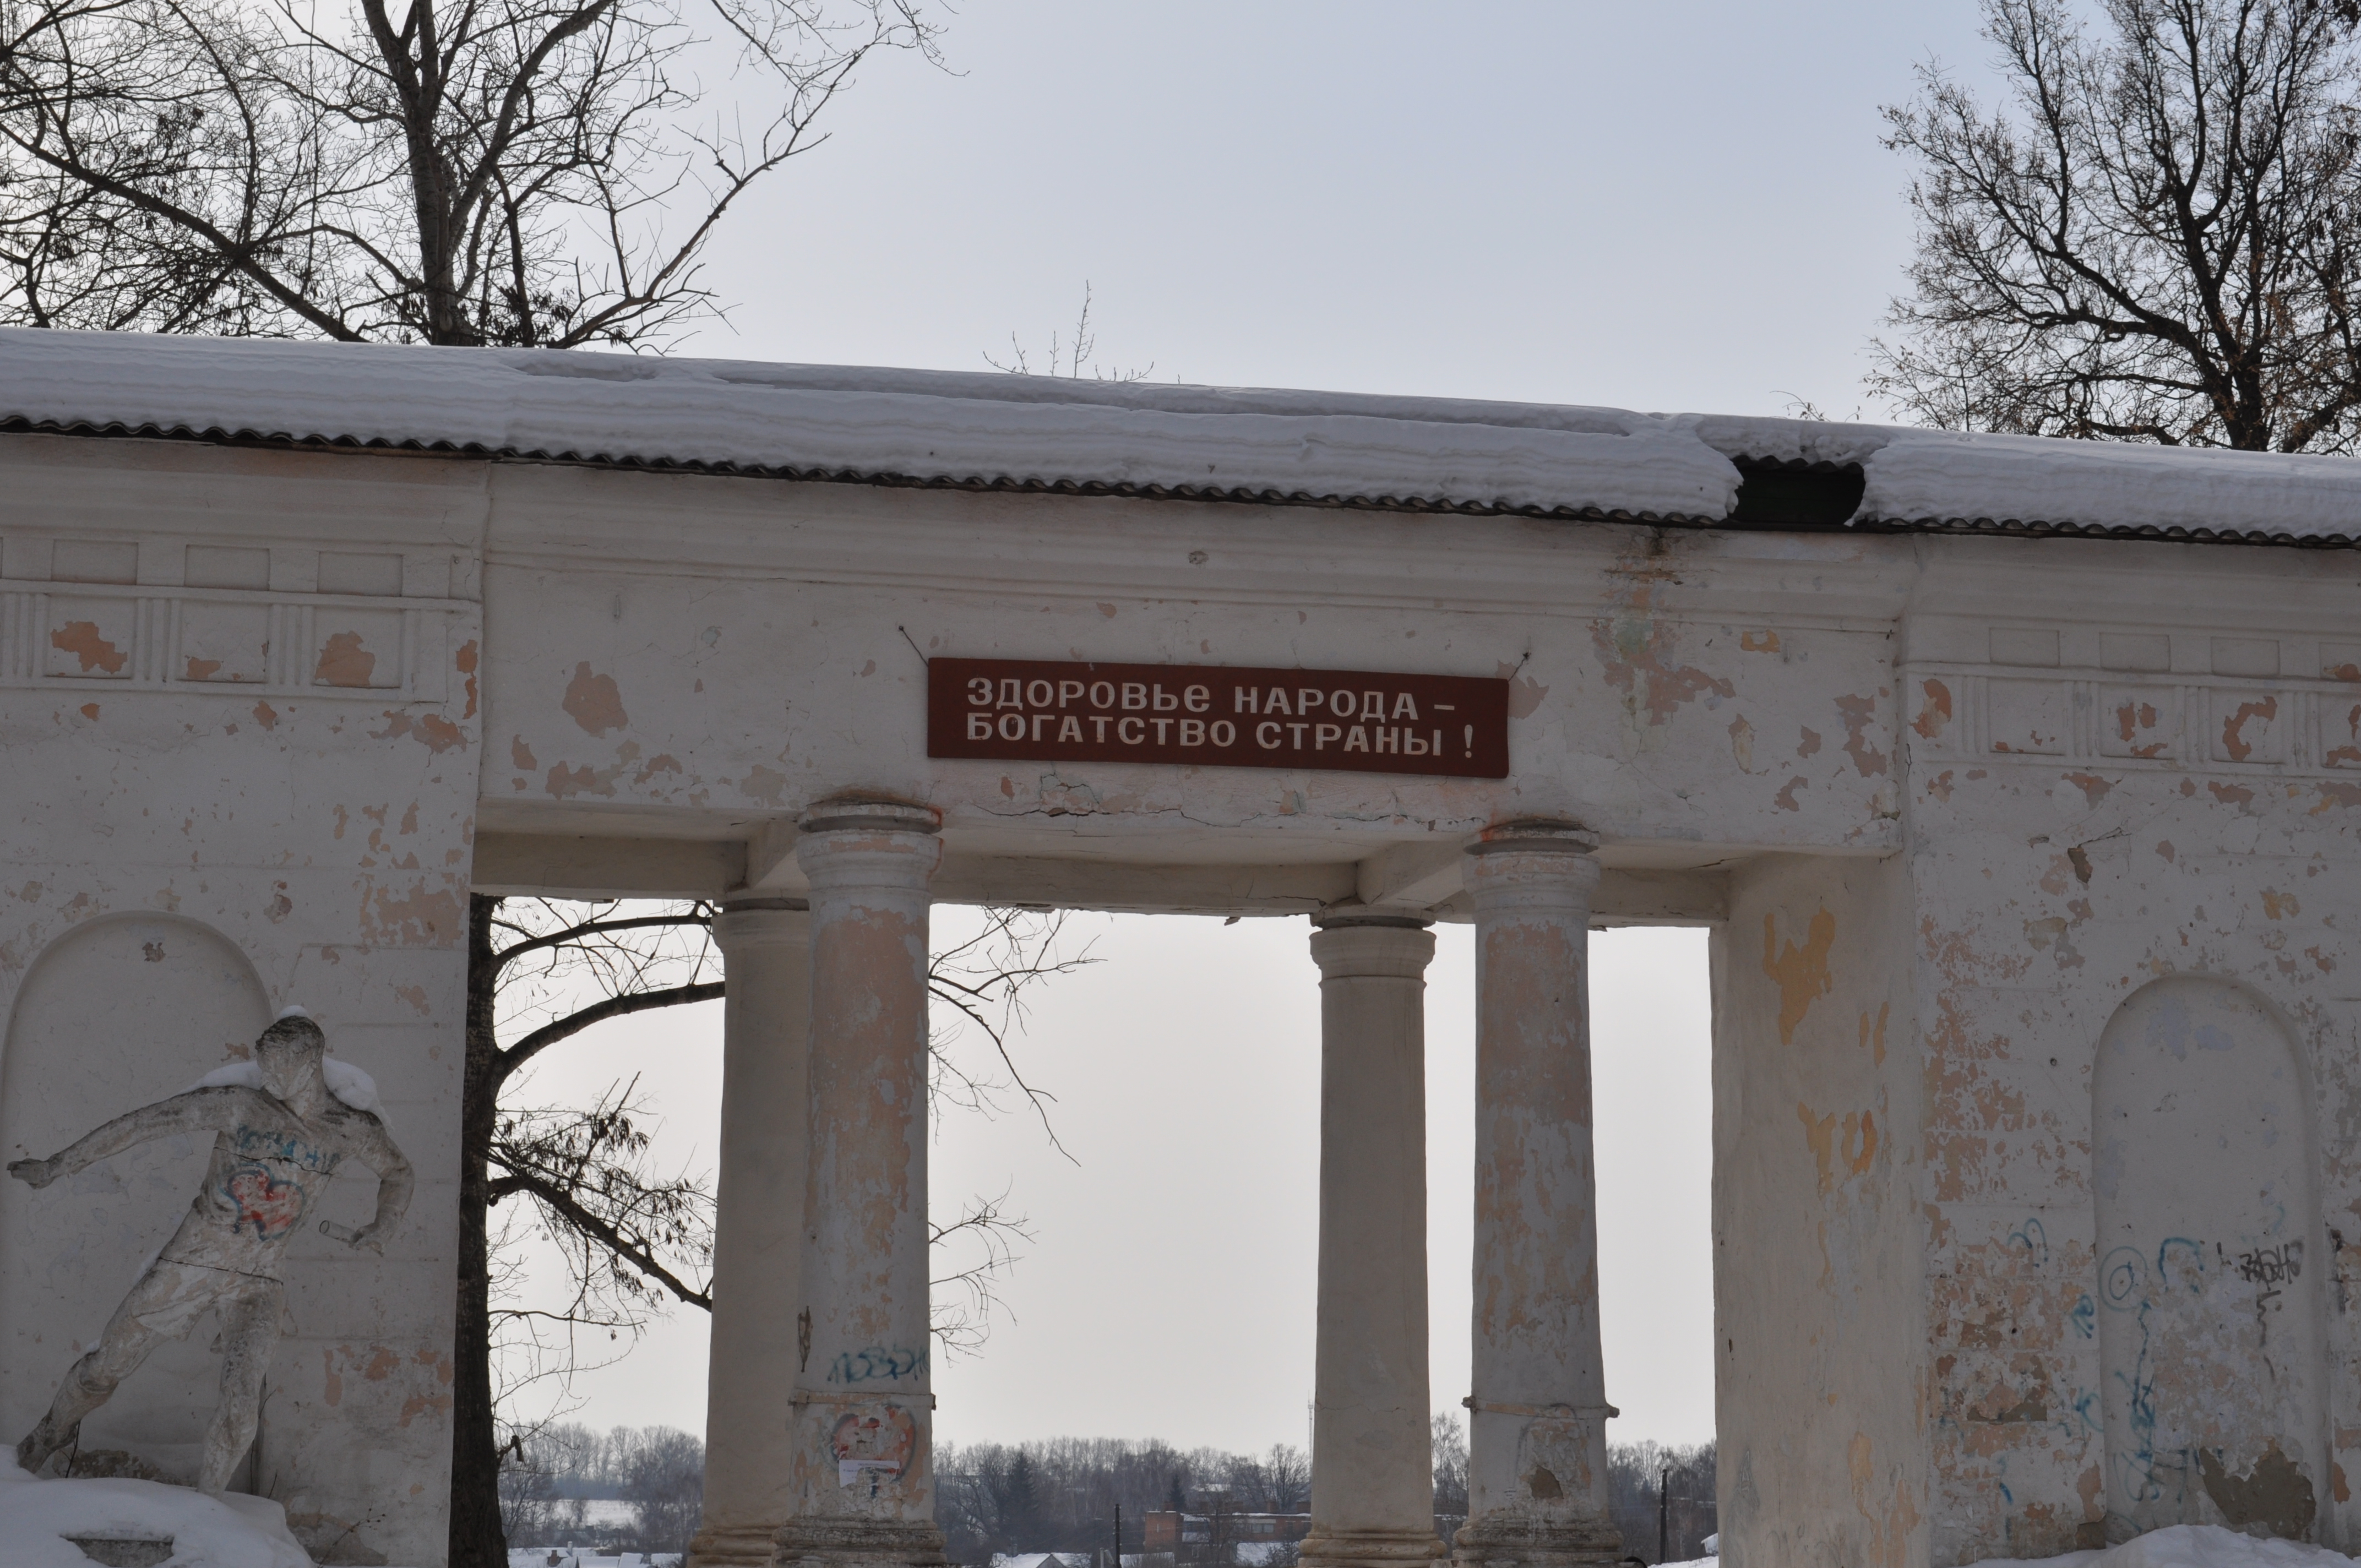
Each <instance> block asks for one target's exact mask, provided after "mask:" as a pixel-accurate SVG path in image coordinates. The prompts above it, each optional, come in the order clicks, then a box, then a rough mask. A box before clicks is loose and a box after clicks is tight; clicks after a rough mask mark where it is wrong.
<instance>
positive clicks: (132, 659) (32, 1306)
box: [0, 436, 483, 1563]
mask: <svg viewBox="0 0 2361 1568" xmlns="http://www.w3.org/2000/svg"><path fill="white" fill-rule="evenodd" d="M329 474H332V475H333V482H332V483H331V482H324V477H325V476H327V475H329ZM0 476H4V477H0V549H5V556H0V606H5V631H4V632H0V650H5V655H0V750H5V758H6V776H7V785H6V794H7V805H8V809H7V810H6V811H5V813H0V1009H7V1010H9V1011H10V1013H11V1014H12V1024H11V1027H10V1031H9V1034H8V1036H7V1047H6V1048H7V1051H8V1053H9V1055H8V1057H7V1058H6V1059H0V1094H5V1097H6V1103H5V1106H0V1131H4V1132H5V1137H6V1139H7V1140H8V1141H7V1144H6V1146H5V1157H6V1158H9V1159H16V1158H20V1157H25V1156H27V1155H46V1154H49V1153H51V1152H54V1151H55V1150H56V1149H57V1148H59V1147H61V1146H64V1145H65V1144H66V1143H67V1142H68V1141H70V1140H71V1139H72V1138H75V1137H78V1136H80V1135H82V1133H84V1132H86V1131H88V1130H89V1129H90V1126H91V1125H92V1124H93V1120H92V1119H93V1118H98V1119H104V1117H106V1116H110V1115H114V1114H118V1113H121V1112H124V1111H127V1110H131V1109H133V1108H135V1107H137V1106H139V1105H142V1104H145V1103H148V1102H151V1101H154V1100H158V1099H161V1098H163V1097H164V1096H166V1095H168V1094H170V1093H173V1092H175V1091H179V1090H181V1089H183V1088H186V1087H187V1086H188V1084H189V1082H190V1081H191V1080H192V1079H193V1078H194V1077H195V1076H197V1075H198V1074H200V1073H202V1072H203V1071H206V1070H209V1069H211V1068H213V1067H215V1066H218V1065H220V1063H221V1062H222V1061H223V1060H225V1059H226V1058H227V1057H228V1056H230V1055H234V1054H235V1053H236V1051H237V1050H238V1049H240V1048H242V1043H241V1041H240V1040H239V1038H238V1035H239V1033H240V1032H241V1031H238V1030H233V1029H232V1028H231V1027H230V1026H229V1025H230V1022H231V1020H230V1018H229V1017H228V1016H227V1014H232V1013H235V1012H236V1011H238V1009H239V1008H240V1007H243V1008H244V1009H245V1010H246V1011H247V1012H248V1013H253V1012H257V1011H261V1010H262V1009H265V1008H267V1009H268V1010H269V1011H276V1009H277V1008H278V1007H280V1006H282V1005H286V1004H288V1003H297V1002H300V1003H302V1004H303V1005H304V1006H306V1007H309V1008H310V1009H311V1010H312V1011H313V1013H314V1014H317V1015H318V1017H319V1018H320V1020H321V1022H322V1023H323V1025H324V1026H325V1028H326V1029H327V1032H328V1038H329V1048H330V1050H331V1051H332V1052H334V1053H335V1054H336V1055H338V1056H341V1057H344V1058H347V1059H349V1060H351V1061H353V1062H355V1063H357V1065H359V1066H360V1067H361V1068H363V1069H365V1070H367V1071H368V1073H369V1074H371V1076H373V1077H374V1078H375V1079H376V1080H377V1081H378V1084H379V1088H380V1089H381V1091H383V1094H384V1097H385V1102H386V1106H387V1113H388V1118H389V1120H390V1124H391V1126H392V1129H393V1132H394V1135H395V1136H396V1138H397V1139H398V1140H399V1141H400V1142H401V1145H402V1146H403V1148H404V1149H405V1151H406V1152H407V1153H408V1155H409V1156H410V1157H411V1159H412V1161H413V1163H414V1164H415V1165H416V1166H417V1168H418V1170H419V1173H420V1180H419V1185H418V1191H417V1195H416V1197H415V1198H414V1199H413V1201H412V1205H411V1209H410V1213H409V1217H408V1220H407V1223H405V1224H404V1225H403V1227H402V1229H401V1232H400V1234H397V1235H396V1236H395V1237H394V1238H393V1239H392V1241H390V1243H389V1244H388V1245H387V1246H386V1248H385V1255H384V1257H383V1258H382V1260H380V1259H379V1258H378V1257H376V1256H374V1255H367V1254H353V1253H350V1252H347V1251H346V1250H345V1249H343V1248H341V1247H339V1246H337V1245H335V1244H334V1243H332V1242H330V1241H329V1240H327V1239H326V1238H325V1237H324V1236H320V1235H317V1234H305V1235H303V1236H301V1237H299V1238H298V1239H297V1240H296V1241H295V1242H294V1243H293V1244H292V1247H291V1252H290V1255H289V1277H288V1283H289V1287H290V1289H289V1298H290V1302H291V1314H292V1318H293V1321H294V1323H295V1332H294V1334H293V1335H292V1336H291V1337H290V1338H289V1339H287V1340H285V1341H283V1342H282V1343H281V1345H280V1351H279V1354H278V1357H277V1360H276V1361H275V1362H274V1363H273V1365H272V1368H271V1372H270V1376H269V1391H268V1396H267V1398H266V1401H265V1405H264V1410H263V1418H262V1431H261V1436H260V1438H259V1440H258V1449H257V1453H258V1459H257V1462H256V1464H255V1466H254V1472H253V1474H252V1475H251V1485H252V1486H253V1487H254V1489H255V1490H257V1491H258V1492H262V1493H264V1494H266V1495H268V1496H270V1497H277V1498H278V1499H280V1501H281V1502H283V1503H284V1504H285V1505H286V1506H287V1509H288V1513H289V1515H290V1518H291V1521H292V1522H293V1523H294V1524H295V1526H296V1528H297V1529H298V1530H299V1532H300V1533H302V1535H303V1536H304V1537H305V1538H306V1539H307V1540H308V1541H311V1542H312V1543H313V1547H314V1552H315V1555H318V1556H319V1557H320V1558H321V1559H322V1560H323V1561H326V1562H334V1561H346V1562H392V1563H434V1562H439V1561H440V1560H441V1557H442V1554H443V1551H444V1544H445V1528H446V1527H445V1507H444V1496H443V1494H444V1488H445V1477H446V1476H447V1475H448V1467H449V1442H450V1439H449V1425H448V1411H449V1406H450V1395H449V1387H450V1377H451V1373H452V1366H451V1360H450V1348H451V1346H450V1337H451V1336H450V1321H451V1310H452V1305H451V1304H452V1291H453V1275H452V1242H453V1225H454V1215H455V1210H454V1206H453V1194H454V1182H453V1174H454V1165H453V1156H454V1147H455V1138H456V1125H457V1110H458V1102H457V1084H458V1076H457V1075H458V1069H459V1065H460V1056H461V1043H460V1034H459V1030H460V1007H461V1003H462V1001H463V998H464V994H465V990H466V976H465V965H464V959H463V954H462V950H461V946H460V944H461V941H462V937H463V931H462V923H463V921H464V918H465V915H466V910H467V877H468V855H469V841H470V838H471V835H472V831H473V828H472V819H473V815H474V807H475V795H476V778H477V759H478V742H477V732H478V715H477V707H478V685H477V682H476V680H475V678H474V677H475V674H476V664H477V654H478V649H479V648H480V646H481V643H480V637H481V624H480V617H479V613H478V607H477V603H476V600H477V587H476V582H477V561H478V549H479V539H480V532H481V527H482V518H483V486H482V480H483V473H482V469H481V468H480V467H478V466H470V465H465V464H456V465H455V464H447V463H442V462H437V461H434V460H428V459H405V458H345V459H338V460H334V466H333V467H332V468H331V469H325V470H324V469H323V468H322V466H320V465H319V464H318V463H317V461H316V460H304V459H290V458H289V457H287V456H284V455H276V454H260V453H239V452H233V451H224V450H220V449H215V448H207V447H200V446H193V445H175V444H164V443H146V442H129V441H100V440H71V439H63V438H54V437H34V436H10V437H7V438H5V440H0ZM70 578H78V579H80V580H69V579H70ZM223 584H239V585H251V586H238V587H226V586H205V585H223ZM208 663H211V664H212V665H213V666H214V667H212V668H208ZM233 676H235V677H239V678H236V679H232V678H231V677H233ZM339 682H342V683H346V684H337V683H339ZM146 916H172V917H173V918H175V919H176V920H178V921H181V922H187V923H193V924H194V925H195V926H197V927H203V931H204V932H208V933H211V934H212V935H211V936H204V935H201V934H199V933H197V932H194V931H192V932H191V936H190V939H191V943H192V945H194V946H205V945H210V944H211V943H214V942H215V941H218V942H221V943H226V944H228V945H229V946H230V947H231V948H235V950H236V952H237V953H238V954H240V955H242V956H243V958H244V959H245V960H246V961H247V963H248V964H250V965H251V967H252V971H253V974H254V976H255V977H256V978H257V981H258V984H259V987H260V989H261V991H262V992H264V994H263V995H262V996H261V997H260V998H258V999H250V1000H247V1001H245V1002H242V1003H238V1004H237V1006H234V1007H226V1008H225V1006H223V1005H221V1004H218V1003H210V1002H209V1001H208V999H207V996H206V994H205V993H204V992H203V991H200V992H199V993H198V994H195V995H192V996H184V993H183V992H184V987H185V986H186V985H187V983H188V981H187V978H186V977H184V976H183V975H182V974H181V972H180V970H179V968H178V966H177V963H176V961H175V960H176V959H177V956H178V944H177V942H176V939H175V938H174V937H172V936H171V935H169V934H164V935H160V936H158V937H150V938H144V939H143V945H144V940H158V941H159V943H160V949H161V950H162V951H163V952H164V954H165V955H166V956H165V958H164V959H162V960H161V961H159V962H158V963H156V964H153V965H150V964H148V963H147V962H146V961H145V960H144V959H142V961H141V962H139V963H137V964H132V965H128V966H126V965H124V964H120V963H118V964H115V965H112V966H108V967H103V968H101V967H85V968H83V969H82V970H79V971H77V972H82V973H86V974H89V975H91V976H93V977H96V976H100V975H104V977H105V979H106V981H107V983H105V984H103V985H94V986H88V987H80V988H75V990H74V992H72V993H71V994H60V991H59V988H57V987H54V986H50V987H43V986H42V985H41V983H40V970H41V968H42V966H43V958H44V955H45V954H46V953H49V952H51V951H52V950H53V949H57V948H60V945H61V944H65V943H67V942H69V941H70V940H71V938H74V937H75V935H76V934H77V933H78V932H81V931H83V930H86V929H93V928H94V927H96V925H97V923H99V922H102V921H106V920H109V919H117V920H120V919H124V918H130V917H146ZM61 961H63V962H64V963H65V964H66V965H67V966H68V968H69V969H72V968H73V967H74V964H75V959H74V958H73V956H72V954H71V952H69V953H68V954H67V955H66V956H65V958H64V959H62V960H61ZM28 980H29V981H31V982H32V984H31V986H30V987H28V985H27V981H28ZM34 992H38V994H34ZM20 1009H22V1010H25V1011H24V1013H23V1015H21V1016H19V1015H17V1014H19V1010H20ZM262 1016H263V1018H264V1019H267V1017H268V1012H263V1013H262ZM256 1026H257V1027H258V1026H259V1024H258V1023H257V1025H256ZM246 1038H247V1040H250V1039H251V1035H250V1034H249V1035H247V1036H246ZM75 1040H78V1041H79V1042H80V1044H79V1046H78V1047H77V1046H74V1045H72V1044H71V1042H73V1041H75ZM19 1050H23V1051H24V1052H25V1053H26V1058H25V1059H23V1060H19V1059H17V1058H16V1053H17V1052H18V1051H19ZM201 1154H202V1151H193V1152H192V1154H191V1155H190V1157H182V1151H179V1150H174V1149H162V1150H160V1155H158V1154H151V1155H148V1156H142V1157H130V1158H128V1159H124V1160H117V1161H115V1162H111V1166H112V1170H111V1172H110V1171H104V1170H100V1169H94V1170H93V1171H92V1172H90V1173H87V1174H86V1176H85V1177H84V1178H83V1179H82V1180H80V1181H78V1182H75V1183H60V1184H59V1185H58V1186H56V1187H52V1188H50V1189H48V1190H42V1191H38V1192H37V1191H34V1190H30V1189H28V1188H26V1187H24V1186H23V1185H21V1184H19V1183H16V1182H9V1183H7V1184H5V1188H0V1277H5V1279H6V1281H7V1284H6V1287H5V1289H6V1291H7V1292H8V1296H7V1299H8V1300H9V1303H10V1306H11V1308H12V1310H10V1312H9V1314H8V1317H7V1321H6V1323H5V1331H0V1332H5V1334H6V1335H7V1339H6V1349H5V1354H0V1431H6V1432H7V1433H8V1434H9V1438H10V1441H12V1442H13V1441H14V1438H15V1437H16V1435H17V1434H19V1433H21V1432H22V1431H23V1430H24V1429H26V1428H27V1427H29V1426H30V1425H31V1424H32V1421H33V1420H34V1419H35V1418H36V1417H37V1416H38V1414H39V1412H40V1411H41V1410H42V1409H46V1408H47V1405H48V1402H49V1397H50V1395H51V1393H52V1392H53V1391H54V1389H55V1387H56V1386H57V1382H58V1379H59V1378H60V1376H62V1375H63V1374H64V1372H65V1370H66V1367H67V1366H68V1365H70V1364H71V1361H72V1360H73V1359H74V1358H75V1357H76V1356H77V1355H79V1354H81V1353H82V1351H83V1350H85V1349H87V1348H88V1344H89V1342H90V1339H91V1338H92V1337H93V1336H94V1335H95V1333H96V1332H97V1330H98V1328H99V1327H100V1326H101V1324H103V1322H104V1312H105V1311H106V1310H111V1309H112V1307H113V1305H114V1302H115V1300H116V1299H119V1297H120V1296H121V1294H122V1292H123V1290H124V1289H125V1288H127V1287H128V1286H129V1285H130V1283H131V1281H132V1280H133V1278H135V1277H137V1272H138V1269H139V1267H140V1266H141V1264H142V1262H143V1260H144V1259H145V1257H146V1256H147V1255H148V1250H147V1249H148V1248H149V1247H152V1245H154V1243H155V1242H156V1241H159V1240H160V1239H161V1238H162V1236H163V1235H164V1234H168V1233H169V1231H170V1226H171V1225H172V1224H173V1223H177V1221H178V1219H179V1217H180V1214H181V1212H182V1210H183V1209H184V1208H185V1207H186V1205H187V1203H188V1201H189V1199H190V1198H191V1196H192V1193H193V1186H192V1183H193V1181H194V1179H195V1177H196V1174H197V1171H198V1169H199V1168H200V1167H201V1161H200V1160H199V1159H198V1158H197V1157H196V1156H200V1155H201ZM151 1177H152V1178H153V1179H150V1178H151ZM110 1178H111V1179H112V1182H113V1183H114V1184H112V1185H111V1184H110ZM372 1193H373V1190H372V1188H371V1185H370V1179H369V1177H368V1173H367V1172H365V1171H357V1170H348V1171H347V1172H346V1173H345V1174H343V1175H340V1176H339V1178H338V1179H337V1183H336V1191H335V1197H334V1200H333V1201H332V1202H331V1203H330V1204H329V1205H328V1206H327V1207H326V1208H325V1209H324V1211H323V1214H324V1217H327V1218H332V1219H336V1220H341V1221H344V1222H345V1223H356V1222H357V1220H358V1219H364V1218H366V1217H367V1215H368V1212H370V1208H371V1206H372V1203H373V1195H372ZM93 1303H97V1304H99V1305H98V1307H97V1312H98V1315H97V1316H95V1317H93V1315H92V1307H93ZM20 1306H21V1308H22V1309H23V1310H21V1311H18V1310H13V1309H16V1308H17V1307H20ZM213 1332H214V1330H213V1328H212V1327H211V1326H210V1324H201V1325H200V1326H199V1327H198V1329H197V1330H196V1332H195V1333H194V1334H193V1335H192V1339H191V1346H193V1350H192V1349H191V1348H190V1347H189V1346H181V1347H175V1350H174V1351H173V1352H172V1353H170V1354H167V1355H159V1358H158V1364H157V1365H151V1366H150V1367H149V1368H148V1369H145V1370H143V1371H142V1372H141V1373H140V1374H138V1375H136V1376H134V1377H133V1378H132V1379H131V1380H130V1381H129V1382H127V1383H126V1385H125V1387H124V1393H123V1396H122V1398H124V1399H125V1400H126V1404H125V1407H124V1410H123V1412H120V1413H119V1414H120V1415H122V1416H124V1417H126V1418H127V1417H129V1416H130V1415H131V1413H132V1412H135V1411H137V1410H138V1409H141V1408H142V1406H143V1403H145V1404H148V1405H153V1404H155V1403H156V1402H157V1401H159V1400H162V1401H164V1402H166V1403H170V1404H173V1405H175V1406H178V1407H181V1409H179V1411H178V1413H177V1414H174V1415H173V1416H172V1417H171V1418H170V1420H169V1421H168V1422H166V1423H165V1425H164V1426H163V1427H159V1428H158V1429H154V1430H151V1431H146V1432H144V1433H143V1432H141V1431H138V1430H137V1428H138V1423H137V1420H127V1419H126V1420H107V1419H104V1418H102V1419H98V1420H93V1424H92V1431H93V1441H96V1440H97V1438H98V1437H99V1436H101V1435H106V1436H108V1437H109V1438H110V1440H111V1441H112V1440H119V1441H120V1442H122V1444H123V1445H124V1446H129V1447H134V1448H137V1449H140V1450H143V1451H144V1450H147V1449H149V1448H153V1449H154V1450H155V1451H156V1452H155V1453H154V1454H153V1455H152V1458H153V1460H154V1462H157V1463H161V1464H167V1465H168V1466H170V1465H173V1464H179V1463H181V1461H182V1458H183V1456H182V1455H181V1453H179V1451H178V1446H177V1445H179V1444H180V1443H181V1442H188V1441H193V1440H192V1437H191V1436H190V1433H189V1432H188V1431H186V1430H184V1429H188V1428H189V1427H190V1425H191V1422H192V1420H193V1421H194V1422H195V1423H196V1424H197V1425H198V1426H200V1427H201V1425H202V1420H203V1416H202V1410H203V1409H207V1408H210V1405H211V1388H210V1386H209V1385H210V1379H211V1375H212V1374H211V1358H210V1357H208V1356H206V1355H205V1354H203V1352H204V1349H205V1347H206V1346H207V1345H208V1344H209V1343H211V1340H212V1337H213ZM175 1367H179V1368H180V1369H181V1371H182V1374H183V1376H189V1375H201V1376H204V1378H205V1380H206V1386H204V1387H200V1388H198V1389H197V1390H195V1391H194V1392H193V1394H192V1393H191V1392H190V1391H188V1390H186V1389H182V1390H181V1391H180V1392H178V1393H177V1394H170V1395H169V1396H168V1395H167V1393H166V1390H165V1387H164V1385H165V1384H166V1383H168V1382H169V1381H170V1379H171V1376H172V1373H173V1371H174V1369H175ZM189 1407H193V1408H194V1412H195V1413H193V1414H192V1410H191V1409H189ZM140 1437H144V1438H146V1439H147V1440H148V1441H145V1442H134V1441H133V1440H134V1439H135V1438H140ZM188 1468H190V1469H193V1465H192V1464H190V1465H189V1466H188Z"/></svg>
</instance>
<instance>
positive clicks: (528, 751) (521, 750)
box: [509, 735, 541, 773]
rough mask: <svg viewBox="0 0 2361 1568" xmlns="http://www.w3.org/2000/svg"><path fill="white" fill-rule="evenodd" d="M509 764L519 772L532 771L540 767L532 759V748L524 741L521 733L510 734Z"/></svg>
mask: <svg viewBox="0 0 2361 1568" xmlns="http://www.w3.org/2000/svg"><path fill="white" fill-rule="evenodd" d="M509 765H510V766H511V767H512V768H514V769H516V771H517V772H519V773H533V772H536V771H538V770H539V769H540V767H541V764H540V763H539V762H535V761H534V760H533V748H532V747H530V746H528V745H526V744H525V743H524V737H523V736H522V735H517V736H512V737H511V739H510V740H509Z"/></svg>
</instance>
